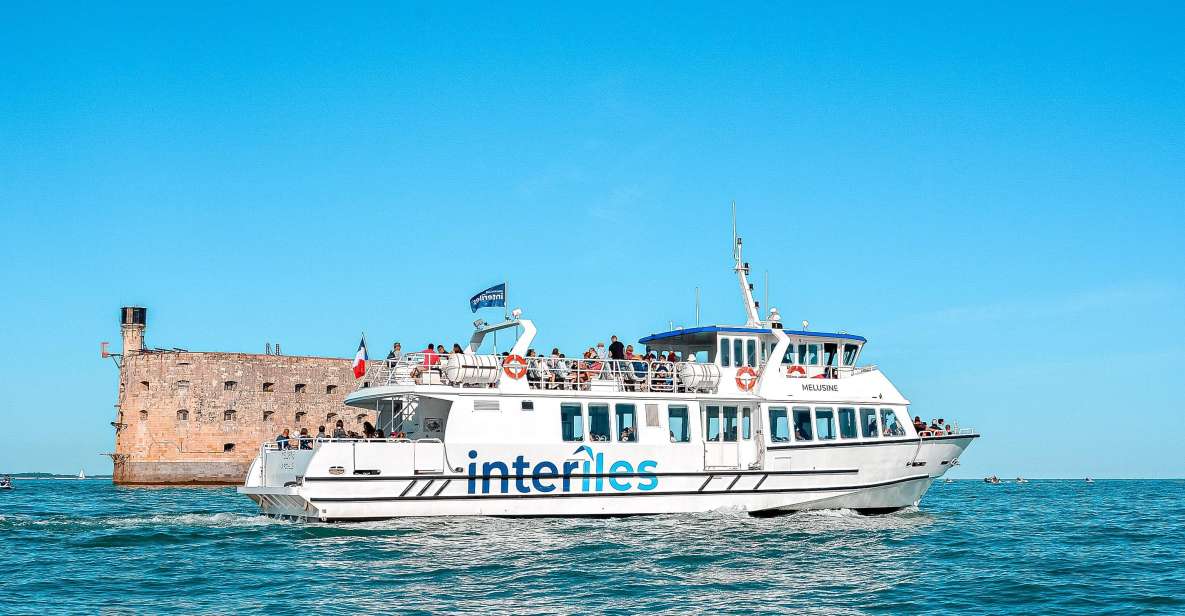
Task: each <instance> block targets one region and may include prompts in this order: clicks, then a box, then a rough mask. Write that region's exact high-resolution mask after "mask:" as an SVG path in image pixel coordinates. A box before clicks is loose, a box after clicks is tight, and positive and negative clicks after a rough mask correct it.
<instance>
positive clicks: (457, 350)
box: [453, 342, 465, 355]
mask: <svg viewBox="0 0 1185 616" xmlns="http://www.w3.org/2000/svg"><path fill="white" fill-rule="evenodd" d="M453 353H454V354H455V355H463V354H464V353H465V349H462V348H461V345H459V344H457V343H456V342H454V343H453Z"/></svg>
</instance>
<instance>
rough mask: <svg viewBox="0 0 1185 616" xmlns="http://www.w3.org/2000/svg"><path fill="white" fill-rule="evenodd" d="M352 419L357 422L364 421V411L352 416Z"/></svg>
mask: <svg viewBox="0 0 1185 616" xmlns="http://www.w3.org/2000/svg"><path fill="white" fill-rule="evenodd" d="M354 421H356V422H358V423H362V422H364V421H366V413H358V416H357V417H355V418H354Z"/></svg>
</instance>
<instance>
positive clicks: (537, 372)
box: [524, 349, 546, 389]
mask: <svg viewBox="0 0 1185 616" xmlns="http://www.w3.org/2000/svg"><path fill="white" fill-rule="evenodd" d="M524 359H526V360H527V387H530V388H531V389H539V388H540V387H542V386H543V373H544V372H545V371H546V368H545V367H544V365H543V363H542V362H540V361H539V354H538V353H536V352H535V349H527V356H526V357H525V358H524Z"/></svg>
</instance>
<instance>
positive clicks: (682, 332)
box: [638, 325, 868, 344]
mask: <svg viewBox="0 0 1185 616" xmlns="http://www.w3.org/2000/svg"><path fill="white" fill-rule="evenodd" d="M782 331H784V332H786V334H787V335H790V336H811V337H815V338H838V339H841V340H857V341H859V342H868V339H867V338H865V337H864V336H857V335H855V334H833V333H829V332H808V331H804V330H794V329H784V330H782ZM715 333H724V334H769V333H772V330H770V329H769V328H764V327H730V326H727V325H706V326H704V327H688V328H686V329H676V330H672V331H669V332H662V333H658V334H650V335H649V336H646V337H645V338H642V339H641V340H639V341H638V344H650V343H651V342H658V341H659V340H669V339H671V338H679V337H682V336H689V335H693V334H715Z"/></svg>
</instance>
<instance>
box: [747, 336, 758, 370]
mask: <svg viewBox="0 0 1185 616" xmlns="http://www.w3.org/2000/svg"><path fill="white" fill-rule="evenodd" d="M745 359H746V360H748V361H747V363H746V364H745V365H746V366H750V367H752V368H756V367H757V341H756V340H746V341H745Z"/></svg>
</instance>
